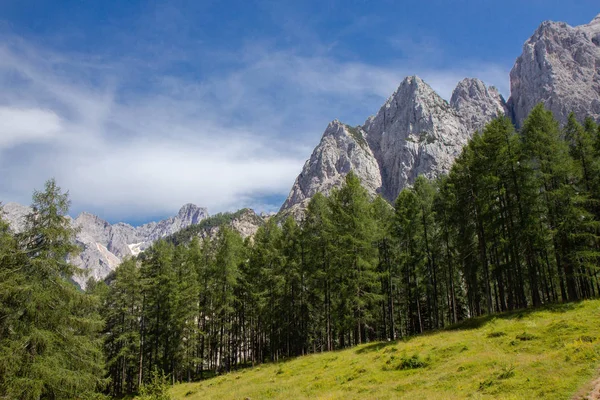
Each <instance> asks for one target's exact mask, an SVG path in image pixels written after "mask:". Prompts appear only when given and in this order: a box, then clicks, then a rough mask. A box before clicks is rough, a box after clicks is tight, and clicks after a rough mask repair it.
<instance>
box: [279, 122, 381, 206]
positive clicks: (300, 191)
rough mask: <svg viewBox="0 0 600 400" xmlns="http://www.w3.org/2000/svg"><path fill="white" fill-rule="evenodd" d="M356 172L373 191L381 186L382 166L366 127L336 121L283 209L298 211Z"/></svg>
mask: <svg viewBox="0 0 600 400" xmlns="http://www.w3.org/2000/svg"><path fill="white" fill-rule="evenodd" d="M351 170H352V171H354V172H355V173H356V174H357V175H358V177H359V178H360V179H361V181H362V182H363V185H364V186H365V187H366V188H367V190H369V191H370V192H371V193H373V194H374V193H376V192H377V191H378V190H379V188H380V187H381V177H380V174H379V166H378V165H377V161H376V160H375V157H374V156H373V153H372V151H371V149H370V148H369V146H368V143H367V141H366V139H365V132H364V130H363V128H362V127H351V126H349V125H346V124H344V123H342V122H340V121H338V120H337V119H336V120H333V121H331V122H330V123H329V124H328V125H327V128H326V129H325V132H323V136H322V137H321V141H320V143H319V144H318V145H317V147H316V148H315V149H314V151H313V153H312V155H311V156H310V159H308V160H307V161H306V163H305V164H304V167H303V168H302V172H301V173H300V175H298V177H297V178H296V181H295V182H294V186H293V187H292V190H291V191H290V194H289V195H288V198H287V199H286V201H285V202H284V204H283V205H282V206H281V210H282V211H284V210H289V209H292V208H293V210H291V211H289V212H290V213H292V214H296V212H295V210H296V209H301V208H303V207H304V206H305V205H306V204H307V202H308V200H309V199H310V198H311V197H312V196H313V195H314V194H315V193H317V192H322V193H325V194H328V193H329V192H330V190H331V189H332V188H334V187H338V186H340V185H341V183H342V182H343V180H344V178H345V176H346V175H347V174H348V172H350V171H351Z"/></svg>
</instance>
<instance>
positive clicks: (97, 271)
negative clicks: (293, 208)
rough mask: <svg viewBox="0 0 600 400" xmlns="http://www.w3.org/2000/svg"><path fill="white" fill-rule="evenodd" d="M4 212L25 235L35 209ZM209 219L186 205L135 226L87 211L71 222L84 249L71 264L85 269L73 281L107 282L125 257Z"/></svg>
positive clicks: (17, 206) (203, 211)
mask: <svg viewBox="0 0 600 400" xmlns="http://www.w3.org/2000/svg"><path fill="white" fill-rule="evenodd" d="M3 209H4V213H5V215H4V218H5V219H6V220H7V221H8V222H9V224H10V226H11V229H12V230H13V231H15V232H21V231H22V230H23V229H24V228H25V225H24V219H25V215H27V214H29V212H30V211H31V209H30V208H29V207H26V206H22V205H20V204H17V203H8V204H6V205H5V206H4V207H3ZM207 217H208V212H207V211H206V209H205V208H201V207H198V206H196V205H194V204H186V205H184V206H183V207H181V209H180V210H179V212H178V213H177V215H176V216H174V217H170V218H167V219H165V220H162V221H159V222H150V223H148V224H145V225H142V226H139V227H133V226H131V225H129V224H125V223H122V222H119V223H117V224H114V225H111V224H109V223H108V222H106V221H104V220H103V219H101V218H99V217H97V216H96V215H93V214H90V213H87V212H83V213H81V214H79V216H77V218H75V219H70V221H71V224H72V226H73V228H75V229H76V230H77V233H76V236H75V241H76V243H77V244H78V245H79V246H80V247H81V252H80V253H79V254H78V255H76V256H73V257H72V258H71V259H70V262H72V263H73V264H74V265H77V266H78V267H79V268H81V269H82V270H83V274H81V275H79V276H74V277H73V280H74V281H75V282H77V284H79V285H80V286H81V287H82V288H85V283H86V282H87V280H88V279H89V278H91V277H93V278H95V279H103V278H104V277H106V276H107V275H108V274H109V273H110V272H111V271H113V270H114V269H115V268H116V267H117V266H118V265H119V264H120V263H121V261H122V260H123V259H124V258H125V257H128V256H136V255H138V254H139V253H140V252H142V251H144V250H145V249H147V248H148V247H150V246H151V245H152V243H154V242H155V241H156V240H158V239H160V238H163V237H166V236H168V235H171V234H173V233H175V232H178V231H179V230H181V229H183V228H186V227H188V226H190V225H195V224H198V223H199V222H200V221H202V220H203V219H205V218H207ZM247 230H251V228H247Z"/></svg>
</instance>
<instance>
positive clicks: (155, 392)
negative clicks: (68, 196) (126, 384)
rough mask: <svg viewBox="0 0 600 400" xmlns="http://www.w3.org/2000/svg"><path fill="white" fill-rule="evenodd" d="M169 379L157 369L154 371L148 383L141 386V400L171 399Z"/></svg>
mask: <svg viewBox="0 0 600 400" xmlns="http://www.w3.org/2000/svg"><path fill="white" fill-rule="evenodd" d="M169 387H170V385H169V379H168V377H167V376H166V375H165V374H164V373H161V372H159V371H158V370H157V369H155V370H153V371H152V375H151V377H150V380H149V381H148V383H146V384H143V385H142V386H141V387H140V396H139V399H140V400H170V399H171V397H170V396H169V393H168V392H169Z"/></svg>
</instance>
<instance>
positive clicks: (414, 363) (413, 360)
mask: <svg viewBox="0 0 600 400" xmlns="http://www.w3.org/2000/svg"><path fill="white" fill-rule="evenodd" d="M426 366H427V363H426V362H425V361H423V360H421V358H420V357H419V355H418V354H413V355H412V356H411V357H402V360H401V361H400V364H398V367H397V369H417V368H424V367H426Z"/></svg>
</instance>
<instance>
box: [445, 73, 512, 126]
mask: <svg viewBox="0 0 600 400" xmlns="http://www.w3.org/2000/svg"><path fill="white" fill-rule="evenodd" d="M450 106H451V107H452V108H453V109H454V110H456V111H458V113H459V114H460V116H461V119H462V121H463V123H464V124H465V127H466V128H467V130H469V131H470V132H471V133H473V132H475V131H478V130H481V129H483V127H484V126H485V124H486V123H487V122H489V121H490V120H491V119H493V118H495V117H496V116H498V115H499V114H500V115H506V114H507V111H508V110H507V108H506V102H505V101H504V98H503V97H502V95H501V94H500V93H499V92H498V89H496V88H495V87H494V86H489V87H488V86H486V85H485V83H483V82H482V81H481V80H479V79H476V78H465V79H463V80H462V81H460V82H459V83H458V85H457V86H456V88H455V89H454V91H453V92H452V97H451V99H450Z"/></svg>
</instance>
